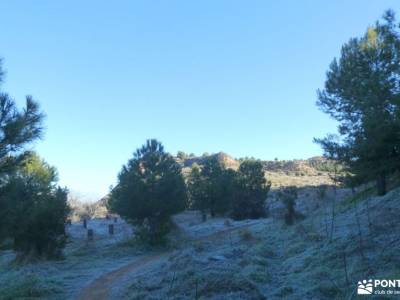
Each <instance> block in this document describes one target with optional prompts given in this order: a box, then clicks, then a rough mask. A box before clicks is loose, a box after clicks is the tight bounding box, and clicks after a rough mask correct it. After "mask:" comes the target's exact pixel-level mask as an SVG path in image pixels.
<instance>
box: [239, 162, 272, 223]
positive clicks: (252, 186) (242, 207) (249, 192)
mask: <svg viewBox="0 0 400 300" xmlns="http://www.w3.org/2000/svg"><path fill="white" fill-rule="evenodd" d="M269 189H270V184H267V180H266V179H265V175H264V170H263V165H262V163H261V162H259V161H257V160H245V161H243V162H242V163H241V164H240V167H239V170H238V173H237V176H236V180H235V193H234V197H233V198H232V216H233V218H235V219H246V218H250V219H255V218H261V217H264V216H265V214H266V209H265V200H266V199H267V195H268V191H269Z"/></svg>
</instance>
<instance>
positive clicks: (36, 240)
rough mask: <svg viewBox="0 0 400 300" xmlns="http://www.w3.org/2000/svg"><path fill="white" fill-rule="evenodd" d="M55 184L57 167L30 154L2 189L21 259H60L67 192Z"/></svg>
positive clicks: (11, 234)
mask: <svg viewBox="0 0 400 300" xmlns="http://www.w3.org/2000/svg"><path fill="white" fill-rule="evenodd" d="M56 182H57V172H56V170H55V168H54V167H51V166H49V165H48V164H47V163H46V162H44V161H43V160H41V159H40V158H39V157H38V156H37V155H36V154H34V153H31V154H30V155H28V156H27V157H26V158H25V159H24V160H23V161H22V163H21V165H20V167H19V168H18V169H17V171H16V172H15V173H14V174H13V175H12V176H10V178H9V180H8V182H7V183H6V184H5V185H4V186H2V187H1V189H0V195H1V200H2V201H3V202H4V203H6V207H7V212H8V216H9V217H8V219H7V223H6V225H7V226H6V228H7V230H8V235H9V237H11V238H12V239H13V241H14V250H15V251H16V252H17V253H18V257H19V258H33V257H44V258H53V257H58V256H59V255H60V254H61V250H62V248H63V247H64V246H65V240H66V234H65V223H66V219H67V216H68V213H69V207H68V205H67V194H68V191H67V190H66V189H61V188H60V187H57V186H56Z"/></svg>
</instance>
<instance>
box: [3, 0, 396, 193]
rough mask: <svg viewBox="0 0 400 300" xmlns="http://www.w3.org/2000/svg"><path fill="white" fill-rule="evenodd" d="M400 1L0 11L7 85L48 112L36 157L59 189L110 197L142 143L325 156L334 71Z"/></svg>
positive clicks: (90, 5)
mask: <svg viewBox="0 0 400 300" xmlns="http://www.w3.org/2000/svg"><path fill="white" fill-rule="evenodd" d="M388 8H392V9H394V10H395V11H396V12H397V13H399V14H400V3H399V1H398V0H380V1H371V0H369V1H368V0H357V1H356V0H348V1H344V0H339V1H328V0H325V1H311V0H309V1H307V0H304V1H296V0H292V1H289V0H284V1H231V0H229V1H228V0H226V1H215V0H209V1H184V0H182V1H172V0H171V1H166V0H165V1H39V0H37V1H15V0H3V1H1V2H0V11H1V18H0V36H1V44H0V57H3V59H4V67H5V69H6V71H7V76H6V82H5V84H4V85H3V90H5V91H7V92H8V93H10V94H11V95H12V96H13V97H14V98H15V99H16V100H17V102H18V103H19V104H22V103H23V100H24V96H25V95H26V94H32V95H33V96H34V98H35V99H36V100H38V101H39V102H40V104H41V106H42V108H43V110H44V111H45V112H46V115H47V118H46V122H45V125H46V128H47V129H46V134H45V137H44V139H43V141H40V142H37V143H36V144H35V145H34V148H35V149H36V150H37V151H38V152H39V154H40V155H41V156H43V157H44V158H45V159H46V160H47V161H48V162H49V163H51V164H53V165H55V166H56V167H57V168H58V170H59V173H60V183H61V184H62V185H67V186H68V187H69V188H70V189H71V190H72V191H74V192H79V193H80V195H83V196H85V197H87V198H93V199H95V198H98V197H101V196H102V195H104V194H106V193H107V191H108V188H109V186H110V185H111V184H115V181H116V176H117V174H118V172H119V170H120V168H121V166H122V165H123V164H124V163H125V162H126V161H127V160H128V159H129V158H130V157H131V155H132V152H133V151H134V150H135V149H136V148H137V147H139V146H140V145H141V144H143V143H144V142H145V140H146V139H147V138H157V139H159V140H161V141H162V142H163V143H164V145H165V147H166V149H167V150H168V151H170V152H172V153H176V151H177V150H184V151H186V152H194V153H196V154H201V153H203V152H211V153H212V152H218V151H225V152H227V153H229V154H231V155H233V156H235V157H240V156H255V157H258V158H262V159H274V158H275V157H277V158H279V159H292V158H308V157H311V156H315V155H320V154H321V150H320V148H319V147H318V145H315V144H313V142H312V139H313V137H321V136H324V135H325V134H326V133H328V132H333V131H335V129H336V124H335V123H334V122H333V121H332V120H330V119H329V117H328V116H326V115H324V114H323V113H322V112H320V111H319V110H318V108H317V107H316V106H315V101H316V90H317V89H318V88H321V87H322V86H323V82H324V79H325V73H326V71H327V68H328V66H329V63H330V62H331V61H332V59H333V58H334V57H335V56H338V55H339V53H340V48H341V45H342V44H343V43H344V42H346V41H348V39H349V38H350V37H354V36H359V35H361V34H363V32H364V31H365V29H366V28H367V26H368V25H371V24H373V23H374V22H375V21H376V20H377V19H378V18H380V16H381V15H382V14H383V12H384V10H385V9H388Z"/></svg>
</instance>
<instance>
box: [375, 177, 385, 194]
mask: <svg viewBox="0 0 400 300" xmlns="http://www.w3.org/2000/svg"><path fill="white" fill-rule="evenodd" d="M376 188H377V190H378V196H383V195H385V194H386V175H385V174H379V175H378V178H377V179H376Z"/></svg>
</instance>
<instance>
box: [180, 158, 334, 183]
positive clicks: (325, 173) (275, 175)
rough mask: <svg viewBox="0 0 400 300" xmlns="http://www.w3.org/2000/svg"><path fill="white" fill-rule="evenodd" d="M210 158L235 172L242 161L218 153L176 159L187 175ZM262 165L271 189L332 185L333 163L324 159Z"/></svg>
mask: <svg viewBox="0 0 400 300" xmlns="http://www.w3.org/2000/svg"><path fill="white" fill-rule="evenodd" d="M211 158H217V159H218V160H219V161H220V162H221V163H222V164H223V165H224V166H225V167H226V168H232V169H235V170H236V169H237V168H238V167H239V165H240V161H241V160H243V159H235V158H233V157H232V156H230V155H228V154H226V153H224V152H219V153H216V154H212V155H209V156H201V157H191V158H187V159H184V160H182V159H179V158H177V161H178V162H179V163H180V164H181V165H182V167H183V172H184V174H188V172H190V167H191V166H192V165H193V164H197V165H200V166H201V165H203V164H204V162H205V161H206V160H208V159H211ZM262 164H263V165H264V170H265V176H266V178H267V180H268V181H270V182H271V184H272V185H271V186H272V188H280V187H285V186H297V187H306V186H318V185H321V184H328V185H330V184H332V180H331V178H330V176H332V175H333V171H334V163H333V162H332V161H330V160H327V159H326V158H324V157H312V158H309V159H304V160H302V159H296V160H282V161H280V160H273V161H262Z"/></svg>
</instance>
